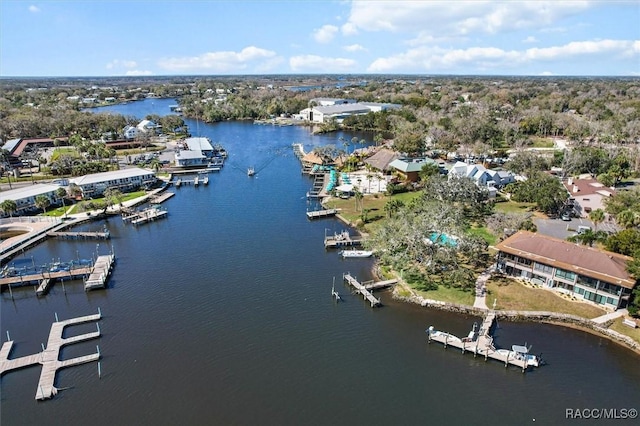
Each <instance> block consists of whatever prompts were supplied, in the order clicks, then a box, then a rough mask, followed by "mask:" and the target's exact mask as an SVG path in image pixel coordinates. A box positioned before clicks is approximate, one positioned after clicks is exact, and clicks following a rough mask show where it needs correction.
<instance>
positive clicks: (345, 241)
mask: <svg viewBox="0 0 640 426" xmlns="http://www.w3.org/2000/svg"><path fill="white" fill-rule="evenodd" d="M361 244H362V237H352V236H351V235H349V232H348V231H343V232H340V233H339V234H338V233H335V234H333V235H325V236H324V248H338V247H350V246H359V245H361Z"/></svg>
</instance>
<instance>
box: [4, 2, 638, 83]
mask: <svg viewBox="0 0 640 426" xmlns="http://www.w3.org/2000/svg"><path fill="white" fill-rule="evenodd" d="M318 73H338V74H344V73H349V74H460V75H470V74H472V75H611V76H620V75H627V76H640V2H639V1H637V0H634V1H614V0H611V1H586V0H585V1H582V0H572V1H480V0H477V1H455V0H448V1H444V0H442V1H420V0H414V1H377V0H373V1H346V0H339V1H324V0H290V1H269V0H262V1H261V0H253V1H243V0H236V1H231V0H229V1H223V0H220V1H210V0H185V1H179V0H159V1H151V0H148V1H135V0H119V1H114V0H111V1H100V0H88V1H79V0H69V1H58V0H41V1H26V0H0V76H5V77H6V76H122V75H233V74H318Z"/></svg>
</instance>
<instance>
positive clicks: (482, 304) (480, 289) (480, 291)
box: [473, 265, 495, 309]
mask: <svg viewBox="0 0 640 426" xmlns="http://www.w3.org/2000/svg"><path fill="white" fill-rule="evenodd" d="M494 270H495V265H491V266H490V267H488V268H487V269H486V270H485V271H484V272H483V273H481V274H480V275H479V276H478V279H477V280H476V299H475V301H474V302H473V307H474V308H480V309H489V308H488V307H487V281H488V280H489V278H490V277H491V274H492V273H493V271H494Z"/></svg>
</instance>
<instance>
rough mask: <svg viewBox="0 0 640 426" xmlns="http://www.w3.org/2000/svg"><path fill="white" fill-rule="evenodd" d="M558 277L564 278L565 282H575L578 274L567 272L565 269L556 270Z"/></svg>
mask: <svg viewBox="0 0 640 426" xmlns="http://www.w3.org/2000/svg"><path fill="white" fill-rule="evenodd" d="M556 277H559V278H564V279H565V280H569V281H573V280H575V279H576V274H575V273H574V272H571V271H565V270H564V269H559V268H558V269H556Z"/></svg>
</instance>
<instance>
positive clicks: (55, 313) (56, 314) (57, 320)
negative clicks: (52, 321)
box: [53, 312, 60, 322]
mask: <svg viewBox="0 0 640 426" xmlns="http://www.w3.org/2000/svg"><path fill="white" fill-rule="evenodd" d="M53 314H54V315H55V316H56V322H60V320H59V319H58V313H57V312H54V313H53Z"/></svg>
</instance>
